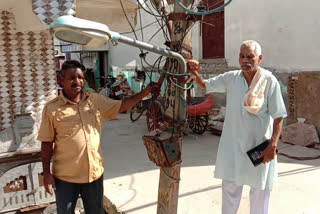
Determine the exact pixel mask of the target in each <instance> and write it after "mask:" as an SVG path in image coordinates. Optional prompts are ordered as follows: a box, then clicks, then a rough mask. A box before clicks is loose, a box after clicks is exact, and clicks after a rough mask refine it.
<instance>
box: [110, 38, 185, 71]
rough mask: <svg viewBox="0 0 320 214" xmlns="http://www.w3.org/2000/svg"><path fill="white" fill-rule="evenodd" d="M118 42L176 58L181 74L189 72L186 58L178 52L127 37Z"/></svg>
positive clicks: (118, 39)
mask: <svg viewBox="0 0 320 214" xmlns="http://www.w3.org/2000/svg"><path fill="white" fill-rule="evenodd" d="M116 41H118V42H120V43H124V44H127V45H129V46H134V47H137V48H140V49H143V50H147V51H150V52H153V53H157V54H160V55H163V56H167V57H170V58H174V59H176V60H178V62H179V64H180V66H181V72H182V73H186V72H187V65H186V62H185V60H184V58H183V57H182V56H181V55H180V54H179V53H177V52H174V51H170V50H167V49H164V48H160V47H158V46H154V45H151V44H148V43H145V42H141V41H138V40H135V39H132V38H129V37H126V36H122V35H120V36H119V37H118V38H117V39H116Z"/></svg>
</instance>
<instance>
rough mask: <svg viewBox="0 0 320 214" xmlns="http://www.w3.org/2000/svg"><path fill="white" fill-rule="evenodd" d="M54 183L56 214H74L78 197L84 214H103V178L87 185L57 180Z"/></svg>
mask: <svg viewBox="0 0 320 214" xmlns="http://www.w3.org/2000/svg"><path fill="white" fill-rule="evenodd" d="M55 182H56V191H55V194H56V203H57V213H58V214H74V210H75V207H76V203H77V200H78V198H79V195H80V196H81V199H82V202H83V206H84V210H85V212H86V214H104V209H103V176H101V178H99V179H98V180H95V181H93V182H92V183H87V184H76V183H69V182H66V181H62V180H60V179H58V178H55Z"/></svg>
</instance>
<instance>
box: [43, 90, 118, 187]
mask: <svg viewBox="0 0 320 214" xmlns="http://www.w3.org/2000/svg"><path fill="white" fill-rule="evenodd" d="M120 106H121V101H117V100H112V99H109V98H106V97H104V96H101V95H98V94H96V93H86V92H83V94H82V98H81V101H80V102H79V103H78V104H77V103H73V102H71V101H70V100H68V99H67V98H66V97H65V96H64V95H63V93H61V94H60V96H59V97H57V98H55V99H53V100H52V101H50V102H49V103H47V104H46V106H45V107H44V109H43V113H42V122H41V126H40V130H39V135H38V140H39V141H42V142H54V162H53V166H52V173H53V175H54V176H55V177H57V178H58V179H61V180H64V181H67V182H71V183H91V182H92V181H94V180H97V179H98V178H100V177H101V176H102V174H103V171H104V167H103V165H104V163H103V162H104V161H103V154H102V151H101V146H100V137H101V129H102V124H103V120H112V119H115V118H116V116H117V114H118V112H119V109H120Z"/></svg>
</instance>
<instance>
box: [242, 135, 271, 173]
mask: <svg viewBox="0 0 320 214" xmlns="http://www.w3.org/2000/svg"><path fill="white" fill-rule="evenodd" d="M269 144H270V140H266V141H264V142H263V143H261V144H259V145H258V146H256V147H254V148H253V149H250V150H249V151H247V154H248V156H249V158H250V160H251V162H252V163H253V165H254V166H255V167H256V166H258V165H260V164H261V163H262V162H263V158H259V157H260V155H261V154H262V153H263V151H264V150H266V148H267V147H268V146H269Z"/></svg>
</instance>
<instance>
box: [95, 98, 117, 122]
mask: <svg viewBox="0 0 320 214" xmlns="http://www.w3.org/2000/svg"><path fill="white" fill-rule="evenodd" d="M94 99H95V103H97V104H98V108H99V110H100V112H101V116H102V118H103V119H104V120H114V119H116V117H117V115H118V113H119V110H120V107H121V103H122V101H120V100H113V99H110V98H107V97H105V96H102V95H99V94H95V98H94Z"/></svg>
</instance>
